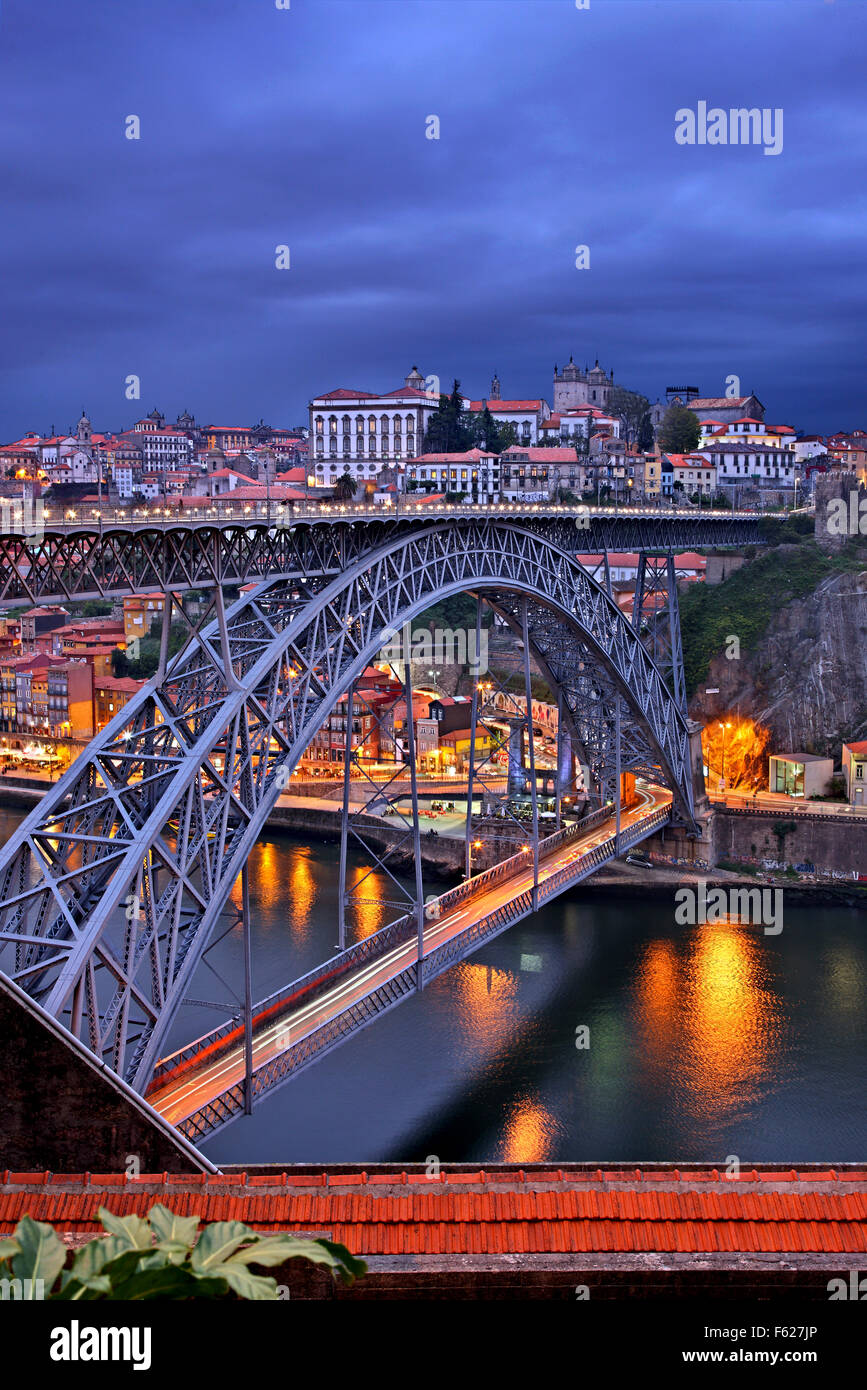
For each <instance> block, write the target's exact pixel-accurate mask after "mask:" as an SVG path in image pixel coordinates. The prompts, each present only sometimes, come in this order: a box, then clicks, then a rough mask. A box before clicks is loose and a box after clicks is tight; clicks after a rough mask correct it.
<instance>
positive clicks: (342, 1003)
mask: <svg viewBox="0 0 867 1390" xmlns="http://www.w3.org/2000/svg"><path fill="white" fill-rule="evenodd" d="M637 797H638V801H639V804H637V805H635V806H633V807H631V808H629V809H628V810H624V811H623V813H622V816H621V834H623V833H625V832H626V831H627V830H629V829H630V828H635V827H637V826H639V825H640V824H641V822H643V821H645V820H647V819H648V817H650V816H651V815H653V814H654V813H655V812H657V811H659V810H662V809H663V808H666V807H668V806H669V805H670V804H671V800H672V798H671V793H670V792H668V791H666V790H665V789H663V788H660V787H641V788H638V789H637ZM614 838H615V833H614V830H613V828H612V824H611V821H610V820H609V821H606V822H605V823H604V824H603V825H598V824H597V825H595V826H594V827H593V829H592V830H590V831H588V832H587V834H586V835H585V836H581V837H578V838H576V839H572V840H570V841H568V842H566V843H565V844H563V845H561V846H560V847H559V848H558V849H557V850H556V851H555V852H554V853H552V854H550V855H549V856H548V857H546V858H545V859H543V860H542V861H541V862H540V864H539V885H540V887H541V886H542V885H543V884H544V883H545V882H546V881H547V880H550V879H552V878H553V877H554V876H555V875H556V874H558V873H560V872H561V870H563V869H566V868H569V867H570V866H571V865H575V867H576V868H578V867H579V865H578V861H580V860H581V859H583V858H585V857H586V856H587V855H588V854H589V853H590V852H591V851H592V850H594V849H596V848H599V847H600V846H602V845H603V844H605V843H610V844H612V845H613V842H614ZM532 885H533V871H532V866H531V865H530V864H528V867H527V869H526V870H522V871H520V872H518V873H516V874H513V875H511V876H510V877H508V878H506V879H504V880H502V881H500V882H498V883H496V884H494V885H493V886H492V887H491V888H489V889H488V890H487V891H485V892H483V893H480V894H479V895H478V896H476V897H473V898H471V899H470V900H469V901H468V902H467V901H464V902H462V903H460V904H459V905H458V906H457V908H456V909H454V910H452V911H449V912H447V913H446V914H445V915H444V916H443V917H441V918H438V919H436V920H433V921H429V922H428V923H426V925H425V930H424V947H425V950H424V955H425V957H427V956H428V955H429V954H430V952H431V951H433V950H434V949H435V947H438V946H440V945H442V944H443V942H444V941H447V940H449V939H452V938H455V937H458V936H460V935H461V934H462V933H463V932H465V931H467V930H468V928H470V927H471V926H472V925H473V924H474V923H476V922H480V921H482V920H483V919H484V918H486V917H488V916H490V914H491V913H492V912H494V911H496V909H497V908H499V907H502V906H504V905H505V904H506V903H508V902H509V901H511V900H512V899H513V898H515V897H518V896H519V895H520V894H521V893H523V892H526V891H527V890H528V889H529V888H531V887H532ZM417 954H418V948H417V942H416V939H415V938H414V937H413V938H412V939H411V940H409V941H407V942H405V943H402V944H401V945H399V946H397V947H395V948H394V949H392V950H391V951H389V952H388V953H387V954H385V955H384V956H382V957H381V958H380V959H378V960H375V961H372V962H370V963H367V964H365V965H363V966H360V967H358V968H357V969H355V970H353V971H351V973H350V974H349V975H348V976H346V977H345V978H343V979H342V980H341V981H340V982H339V983H338V984H337V985H335V986H333V987H332V988H331V989H330V990H328V992H327V993H325V994H323V995H320V996H319V998H317V999H315V1000H314V1001H312V1002H311V1003H309V1004H305V1005H302V1006H301V1007H300V1008H296V1009H295V1010H294V1011H293V1012H289V1013H285V1014H283V1015H281V1016H280V1017H279V1018H278V1019H277V1020H274V1019H273V1018H269V1021H268V1023H267V1025H266V1026H265V1027H264V1028H260V1031H258V1032H257V1029H256V1018H255V1016H254V1019H253V1069H254V1072H255V1071H256V1070H257V1069H258V1068H259V1067H262V1066H264V1065H265V1064H266V1063H267V1062H270V1061H272V1060H273V1059H274V1058H275V1057H278V1056H279V1055H280V1054H281V1053H282V1052H285V1051H286V1050H287V1048H289V1047H291V1046H294V1045H295V1044H296V1043H298V1042H300V1041H301V1040H302V1039H304V1038H305V1037H308V1036H309V1035H310V1034H312V1033H314V1032H315V1031H316V1030H317V1029H318V1028H321V1027H322V1026H323V1025H325V1024H327V1023H328V1022H329V1021H331V1020H332V1019H334V1018H335V1017H337V1016H338V1015H339V1014H341V1013H343V1012H344V1011H345V1010H346V1009H347V1008H349V1007H351V1005H353V1004H355V1003H357V1002H359V1001H360V1000H362V999H364V998H365V997H366V996H367V995H369V994H370V993H371V992H372V991H373V990H375V989H378V988H379V987H381V986H382V985H384V984H387V982H388V981H389V980H391V979H394V978H395V977H396V976H398V975H400V974H401V973H402V972H403V971H405V970H406V969H407V967H408V966H412V965H413V964H414V963H415V961H416V960H417ZM241 1032H243V1030H241ZM199 1056H200V1058H201V1059H202V1060H204V1056H205V1054H199ZM168 1060H170V1059H168ZM244 1074H245V1058H244V1043H243V1036H241V1038H240V1040H239V1041H238V1042H237V1044H233V1045H231V1046H230V1048H229V1050H228V1051H227V1052H225V1053H224V1054H223V1055H222V1056H220V1057H218V1058H215V1059H214V1060H212V1061H210V1062H207V1063H206V1064H205V1065H201V1064H199V1065H197V1064H196V1058H195V1057H194V1058H191V1059H190V1061H189V1062H187V1063H185V1064H184V1065H183V1067H182V1068H181V1069H179V1072H178V1073H177V1074H176V1075H175V1076H174V1077H173V1078H172V1079H171V1080H170V1081H168V1082H167V1084H165V1085H162V1086H160V1085H159V1084H158V1085H157V1087H155V1089H154V1090H153V1091H151V1092H149V1093H148V1095H147V1100H148V1102H149V1103H150V1104H151V1105H152V1106H153V1107H154V1109H155V1110H157V1111H158V1112H159V1113H160V1114H161V1115H162V1116H163V1117H164V1118H165V1119H167V1120H169V1121H170V1122H171V1123H172V1124H180V1123H181V1122H182V1121H183V1120H185V1119H187V1118H188V1117H189V1116H191V1115H193V1114H195V1113H196V1112H197V1111H198V1110H200V1109H201V1108H202V1107H203V1106H205V1105H207V1104H208V1103H209V1102H211V1101H213V1100H214V1099H215V1098H216V1097H217V1096H219V1095H221V1094H222V1093H223V1092H225V1091H226V1090H228V1089H229V1088H230V1087H232V1086H234V1085H237V1084H238V1083H239V1082H243V1079H244Z"/></svg>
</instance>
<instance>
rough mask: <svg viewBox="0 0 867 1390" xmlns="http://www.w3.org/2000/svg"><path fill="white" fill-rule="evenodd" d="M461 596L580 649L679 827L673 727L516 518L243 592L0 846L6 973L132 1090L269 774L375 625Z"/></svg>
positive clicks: (650, 687)
mask: <svg viewBox="0 0 867 1390" xmlns="http://www.w3.org/2000/svg"><path fill="white" fill-rule="evenodd" d="M477 590H478V591H487V590H493V591H495V592H497V593H500V594H501V595H502V594H504V593H518V594H526V595H529V596H531V597H532V599H533V601H534V603H535V604H536V605H537V606H539V607H541V608H544V609H545V610H546V611H547V612H548V613H549V614H551V613H553V614H554V615H556V617H557V618H558V619H559V620H560V624H561V626H563V627H564V628H565V629H567V630H568V631H569V632H571V633H572V635H573V638H574V642H575V644H576V646H577V645H579V644H580V645H583V647H585V648H586V649H587V650H588V651H589V652H590V653H592V655H593V658H594V660H595V663H596V664H597V665H598V666H599V667H601V668H602V670H603V671H604V672H605V673H606V676H607V678H608V679H609V681H610V682H611V683H612V684H613V686H614V688H615V689H616V691H617V692H618V694H619V695H621V696H622V697H623V698H624V699H625V700H626V701H627V702H628V704H629V706H630V707H631V710H632V712H633V715H634V717H635V720H636V722H637V724H638V725H639V726H640V727H641V729H642V730H643V733H644V735H645V737H646V739H647V743H648V745H649V747H650V749H651V750H652V752H653V755H654V758H655V761H656V762H657V763H658V765H659V767H660V768H661V769H662V771H663V774H664V775H665V777H666V779H667V780H668V781H669V783H670V785H671V788H672V791H673V793H674V796H675V800H676V801H677V802H678V804H679V806H680V809H681V812H682V813H683V814H684V815H685V816H687V817H691V810H692V805H691V782H690V766H689V750H688V733H687V726H686V721H685V719H684V717H683V715H682V713H681V712H680V710H679V709H678V708H677V706H676V704H675V702H674V700H673V698H672V696H671V694H670V692H669V690H668V688H667V687H666V685H665V682H664V680H663V678H662V676H661V674H660V672H659V670H658V668H657V667H656V666H655V665H654V663H653V661H652V660H651V658H650V656H649V655H648V653H647V652H646V650H645V649H644V647H643V646H642V644H641V641H640V639H639V636H638V634H637V633H636V631H635V630H634V628H633V627H632V625H631V624H630V623H629V622H628V621H627V620H626V619H625V618H624V617H623V615H622V614H621V612H620V610H619V609H618V608H617V606H616V604H614V602H613V601H612V600H611V598H610V597H609V596H608V595H607V593H606V592H605V591H604V589H603V588H601V587H600V585H598V584H597V583H596V582H595V581H594V580H593V579H591V578H590V576H589V574H588V573H587V571H586V570H585V569H583V568H582V566H581V565H580V564H579V563H578V561H577V560H576V559H575V558H574V556H573V555H571V554H569V553H567V552H566V551H565V550H562V549H560V548H558V547H557V546H556V545H554V544H553V542H552V541H550V540H548V539H546V538H545V537H543V536H540V535H539V534H534V533H533V532H532V531H530V530H529V529H527V528H525V527H523V526H522V525H520V524H512V523H509V522H504V521H499V520H493V519H485V520H480V521H478V522H477V523H474V524H473V525H470V526H462V527H460V528H459V527H456V526H454V525H450V524H449V523H447V522H446V523H443V524H442V525H440V526H435V527H431V526H430V525H428V526H426V527H424V528H423V529H419V530H418V531H410V532H408V533H405V534H403V535H400V536H396V537H394V538H392V539H390V540H389V541H387V542H386V543H385V544H382V545H380V547H379V548H378V549H376V550H375V551H373V552H371V553H370V554H368V555H366V556H364V557H363V558H362V559H359V560H358V561H356V563H354V564H353V565H351V566H350V567H349V568H347V569H346V571H345V572H344V573H342V574H341V575H339V576H338V577H336V578H331V577H330V576H322V577H318V578H316V579H314V580H312V581H309V582H308V583H303V582H299V581H291V582H282V581H281V582H280V583H278V584H276V585H272V586H270V587H269V586H267V585H264V586H262V587H260V589H258V590H257V591H256V592H255V593H254V594H252V595H249V596H247V597H245V598H243V599H242V600H240V601H239V602H238V603H237V604H235V606H234V607H233V608H232V609H231V610H230V611H229V613H228V614H227V615H226V617H225V621H223V622H219V621H218V622H216V623H214V624H212V626H211V627H210V628H209V629H208V630H207V631H206V632H205V633H204V634H202V635H200V636H199V637H198V638H197V639H196V640H195V641H193V642H192V643H191V644H190V646H188V648H187V649H186V650H185V651H184V652H182V653H181V654H180V656H179V657H177V658H176V659H175V661H174V662H173V664H172V665H171V667H170V668H169V671H168V673H167V675H166V678H165V680H164V681H163V683H162V685H161V686H159V687H158V688H157V687H155V686H153V685H151V686H149V687H146V688H145V689H143V690H142V691H140V692H139V694H138V695H137V696H136V697H134V699H133V700H132V701H131V702H130V704H129V705H128V706H127V707H126V708H125V709H124V710H123V711H121V713H120V714H119V715H118V716H116V718H115V719H114V720H113V721H112V723H111V724H109V725H108V726H107V728H106V729H105V730H103V732H102V733H101V734H100V735H98V737H97V738H96V739H95V740H94V741H93V743H92V744H91V745H90V747H89V749H88V751H87V753H86V754H85V755H83V756H82V757H81V758H79V759H78V760H77V761H76V763H75V764H74V765H73V767H72V768H71V769H70V770H69V772H68V773H67V774H66V775H65V776H64V777H63V778H62V779H61V780H60V781H59V782H58V783H57V784H56V786H55V787H54V788H53V789H52V791H51V792H50V793H49V794H48V795H47V796H46V797H45V798H44V799H43V801H42V803H41V804H40V805H39V806H38V807H37V808H36V809H35V810H34V811H33V812H32V813H31V815H30V816H29V817H28V818H27V820H26V821H25V822H24V824H23V825H22V826H21V827H20V828H19V830H18V831H17V832H16V834H15V835H14V836H13V837H12V839H10V841H9V842H8V843H7V845H6V846H5V847H4V850H3V852H2V854H0V966H2V968H3V970H4V971H5V973H6V974H7V975H8V976H10V977H11V978H12V979H14V980H15V981H16V982H17V983H18V984H19V985H21V987H23V988H24V989H25V990H27V991H28V992H29V993H30V994H31V995H32V996H33V997H34V998H36V999H37V1000H38V1001H39V1002H40V1003H41V1004H42V1005H43V1007H45V1008H46V1009H47V1010H48V1012H50V1013H51V1014H53V1015H54V1016H55V1017H57V1018H59V1019H60V1020H61V1021H63V1022H64V1023H65V1024H66V1025H67V1026H68V1027H70V1028H71V1030H72V1031H73V1032H75V1033H76V1034H77V1035H79V1036H81V1037H82V1039H83V1041H84V1042H85V1044H86V1045H87V1046H89V1047H90V1049H91V1050H92V1051H93V1052H94V1053H95V1054H96V1055H97V1056H99V1057H100V1058H101V1059H103V1060H104V1061H105V1062H106V1063H107V1064H108V1065H109V1066H111V1067H113V1068H114V1070H116V1071H118V1072H119V1073H120V1074H122V1075H124V1076H125V1078H126V1079H127V1080H128V1081H129V1082H130V1083H131V1084H133V1085H134V1086H136V1087H137V1088H138V1089H140V1090H143V1089H144V1088H145V1087H146V1085H147V1084H148V1081H149V1079H150V1075H151V1073H152V1069H153V1065H154V1062H155V1061H156V1058H157V1056H158V1052H159V1047H160V1043H161V1040H162V1038H163V1036H164V1034H165V1031H166V1028H167V1027H168V1024H169V1023H170V1021H171V1018H172V1016H173V1014H174V1013H175V1011H176V1010H177V1008H178V1006H179V1004H180V1003H181V1000H182V998H183V994H184V991H185V988H186V986H187V984H188V983H189V979H190V976H191V974H192V971H193V969H194V967H195V965H196V963H197V961H198V959H199V957H200V955H201V952H202V950H203V949H204V947H205V945H206V943H207V940H208V937H209V936H210V933H211V930H212V927H213V926H214V924H215V922H216V920H217V918H218V916H219V914H220V912H221V911H222V909H223V907H224V905H225V903H226V900H227V898H228V895H229V893H230V891H231V889H232V886H233V884H234V882H235V880H236V879H237V876H238V874H239V872H240V870H241V868H242V866H243V864H244V862H245V861H246V858H247V856H248V854H249V852H250V850H251V849H252V848H253V845H254V844H255V842H256V839H257V837H258V834H259V832H260V830H261V828H262V826H263V824H264V822H265V819H266V817H267V815H268V813H269V811H270V810H271V808H272V806H273V805H274V803H275V801H276V799H277V797H278V795H279V793H280V790H281V785H282V784H283V778H282V776H281V770H282V772H284V773H285V771H288V770H291V769H292V768H293V767H294V765H295V764H296V763H297V761H298V759H299V758H300V756H301V754H302V752H303V750H304V748H305V747H306V746H307V744H308V743H309V742H310V740H311V738H312V736H313V734H314V732H315V731H316V729H318V728H319V727H320V726H321V724H322V722H323V720H324V719H325V718H327V716H328V714H329V712H330V710H331V709H332V708H333V706H334V704H335V703H336V702H337V700H338V698H339V697H340V695H341V694H342V693H343V692H344V691H345V689H346V688H347V686H348V685H349V683H350V682H351V681H352V680H354V679H355V678H356V677H357V676H358V675H360V674H361V672H362V671H363V669H364V667H365V666H366V665H367V664H368V663H369V661H370V660H371V659H372V658H373V657H375V656H376V654H377V653H378V651H379V650H381V648H382V646H383V644H384V642H385V640H386V635H387V632H389V631H391V630H395V629H399V628H400V626H401V624H402V623H403V622H404V621H407V620H411V619H412V618H413V617H415V616H416V615H417V614H418V613H420V612H422V611H423V610H424V609H425V608H426V607H429V606H430V605H431V604H432V603H434V602H437V601H439V600H440V599H443V598H446V597H448V596H449V595H450V594H455V593H459V592H462V591H473V592H474V591H477Z"/></svg>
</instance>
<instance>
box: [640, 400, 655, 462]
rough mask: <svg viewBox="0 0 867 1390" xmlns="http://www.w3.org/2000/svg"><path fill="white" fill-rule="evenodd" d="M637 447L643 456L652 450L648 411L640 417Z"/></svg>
mask: <svg viewBox="0 0 867 1390" xmlns="http://www.w3.org/2000/svg"><path fill="white" fill-rule="evenodd" d="M638 447H639V449H640V450H641V452H642V453H643V454H646V453H649V452H650V450H651V449H652V448H653V422H652V421H651V418H650V411H649V410H646V411H645V412H644V414H643V415H642V417H641V424H640V425H639V427H638Z"/></svg>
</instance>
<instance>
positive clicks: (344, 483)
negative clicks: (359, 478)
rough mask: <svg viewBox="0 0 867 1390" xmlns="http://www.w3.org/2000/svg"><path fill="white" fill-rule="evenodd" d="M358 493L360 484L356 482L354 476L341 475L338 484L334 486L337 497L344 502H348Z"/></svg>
mask: <svg viewBox="0 0 867 1390" xmlns="http://www.w3.org/2000/svg"><path fill="white" fill-rule="evenodd" d="M357 491H358V483H357V482H356V481H355V479H354V478H353V476H352V474H351V473H341V475H340V477H339V478H338V479H337V482H336V483H335V484H334V495H335V497H339V498H341V500H342V501H344V502H348V501H349V499H350V498H352V497H354V496H355V494H356V492H357Z"/></svg>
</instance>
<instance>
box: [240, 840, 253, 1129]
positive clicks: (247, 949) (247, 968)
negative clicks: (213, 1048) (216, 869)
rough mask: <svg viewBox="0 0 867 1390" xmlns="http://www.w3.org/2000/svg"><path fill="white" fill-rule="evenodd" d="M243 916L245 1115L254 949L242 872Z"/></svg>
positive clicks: (249, 1105) (247, 1109) (249, 1098)
mask: <svg viewBox="0 0 867 1390" xmlns="http://www.w3.org/2000/svg"><path fill="white" fill-rule="evenodd" d="M241 915H242V918H243V930H244V1114H245V1115H252V1113H253V947H252V942H251V939H250V873H249V870H248V868H247V864H246V861H245V863H244V867H243V869H242V870H241Z"/></svg>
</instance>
